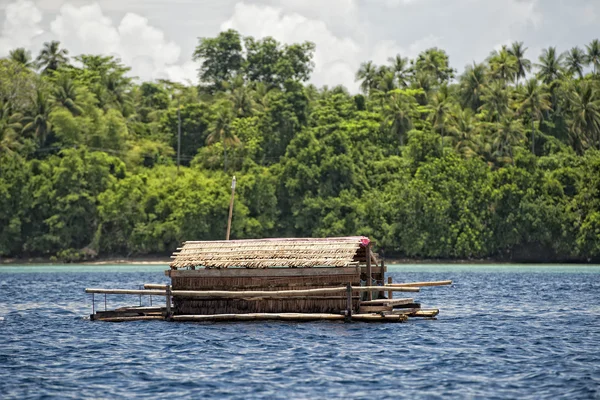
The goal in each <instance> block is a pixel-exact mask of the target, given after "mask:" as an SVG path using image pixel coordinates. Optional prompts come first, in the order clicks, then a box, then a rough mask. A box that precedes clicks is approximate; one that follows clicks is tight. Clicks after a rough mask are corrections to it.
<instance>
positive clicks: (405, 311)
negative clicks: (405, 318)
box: [389, 308, 420, 315]
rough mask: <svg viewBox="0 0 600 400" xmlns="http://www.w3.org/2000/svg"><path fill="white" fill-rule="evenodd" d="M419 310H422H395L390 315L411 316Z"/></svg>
mask: <svg viewBox="0 0 600 400" xmlns="http://www.w3.org/2000/svg"><path fill="white" fill-rule="evenodd" d="M419 310H420V308H394V309H393V310H392V311H390V312H389V313H390V314H393V315H410V314H414V313H416V312H417V311H419Z"/></svg>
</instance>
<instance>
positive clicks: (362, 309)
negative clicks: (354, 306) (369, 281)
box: [358, 303, 393, 314]
mask: <svg viewBox="0 0 600 400" xmlns="http://www.w3.org/2000/svg"><path fill="white" fill-rule="evenodd" d="M392 310H393V309H392V306H363V305H362V303H361V305H360V306H359V307H358V312H359V313H361V314H368V313H378V312H383V311H392Z"/></svg>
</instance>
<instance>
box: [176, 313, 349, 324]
mask: <svg viewBox="0 0 600 400" xmlns="http://www.w3.org/2000/svg"><path fill="white" fill-rule="evenodd" d="M344 318H345V316H344V315H342V314H312V313H310V314H309V313H280V314H274V313H251V314H214V315H174V316H173V318H172V319H173V321H197V322H201V321H277V320H278V321H318V320H328V321H343V320H344Z"/></svg>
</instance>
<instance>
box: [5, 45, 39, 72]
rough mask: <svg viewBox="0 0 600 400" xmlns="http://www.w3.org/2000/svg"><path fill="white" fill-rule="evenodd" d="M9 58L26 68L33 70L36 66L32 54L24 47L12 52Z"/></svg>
mask: <svg viewBox="0 0 600 400" xmlns="http://www.w3.org/2000/svg"><path fill="white" fill-rule="evenodd" d="M8 57H9V58H10V59H11V60H13V61H14V62H16V63H19V64H21V65H22V66H24V67H26V68H32V67H33V66H34V63H33V62H32V61H31V52H30V51H29V50H25V49H24V48H23V47H18V48H16V49H14V50H11V51H10V54H9V56H8Z"/></svg>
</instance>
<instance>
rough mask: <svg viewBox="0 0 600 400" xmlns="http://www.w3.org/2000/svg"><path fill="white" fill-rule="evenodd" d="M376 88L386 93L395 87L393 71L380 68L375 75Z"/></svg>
mask: <svg viewBox="0 0 600 400" xmlns="http://www.w3.org/2000/svg"><path fill="white" fill-rule="evenodd" d="M376 89H377V90H378V91H379V92H381V93H388V92H390V91H392V90H394V89H396V76H395V75H394V72H393V71H390V70H388V69H387V68H381V69H380V71H379V75H378V77H377V85H376Z"/></svg>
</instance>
